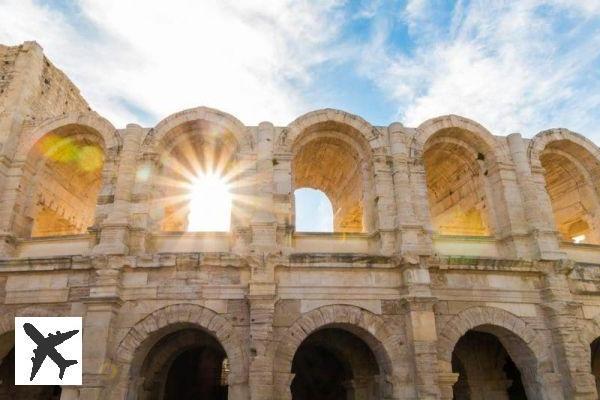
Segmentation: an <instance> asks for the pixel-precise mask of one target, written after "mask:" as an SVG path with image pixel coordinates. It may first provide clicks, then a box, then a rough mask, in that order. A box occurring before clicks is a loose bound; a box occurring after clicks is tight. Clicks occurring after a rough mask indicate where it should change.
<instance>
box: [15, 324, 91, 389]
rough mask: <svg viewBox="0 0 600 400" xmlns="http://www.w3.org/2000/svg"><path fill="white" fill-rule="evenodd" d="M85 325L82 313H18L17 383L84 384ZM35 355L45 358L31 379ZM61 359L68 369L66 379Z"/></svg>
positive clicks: (65, 371) (16, 344)
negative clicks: (29, 314)
mask: <svg viewBox="0 0 600 400" xmlns="http://www.w3.org/2000/svg"><path fill="white" fill-rule="evenodd" d="M82 325H83V324H82V318H81V317H16V318H15V385H69V386H76V385H81V379H82V371H83V368H82V348H83V345H82V337H83V334H82ZM73 331H77V332H76V333H74V332H73ZM28 333H29V335H28ZM30 335H31V336H33V337H34V338H35V339H36V341H37V342H38V343H36V341H34V340H33V339H32V338H31V337H30ZM61 341H62V343H59V344H56V343H58V342H61ZM40 344H41V345H40ZM54 350H55V351H54ZM44 356H45V357H44ZM32 358H37V360H36V361H37V362H36V364H39V360H40V359H42V358H43V362H42V363H41V365H40V366H39V370H38V371H37V373H36V375H35V377H34V378H33V380H30V378H31V374H32V368H33V366H34V363H33V361H32ZM57 363H58V364H60V365H62V367H63V368H62V369H63V370H64V372H63V377H62V379H61V378H60V377H59V375H60V373H61V368H60V367H59V365H57Z"/></svg>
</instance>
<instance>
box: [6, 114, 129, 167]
mask: <svg viewBox="0 0 600 400" xmlns="http://www.w3.org/2000/svg"><path fill="white" fill-rule="evenodd" d="M69 125H74V126H82V127H85V128H88V129H91V130H92V131H95V132H96V133H98V135H99V136H100V137H101V138H102V141H101V143H102V146H103V148H104V151H105V153H109V149H113V150H114V151H116V150H118V149H120V147H121V143H122V140H121V137H120V136H119V134H118V132H117V130H116V128H115V127H114V126H113V125H112V124H111V123H110V122H109V121H108V120H107V119H105V118H102V117H101V116H99V115H98V114H96V113H94V112H90V113H84V114H80V113H77V114H75V113H73V114H67V115H61V116H59V117H55V118H50V119H47V120H45V121H44V122H42V123H41V124H40V125H38V126H37V127H36V128H35V129H34V130H33V131H32V132H31V133H29V134H28V135H27V136H26V137H24V138H23V139H22V140H21V141H20V143H19V146H18V148H17V151H16V155H15V159H16V160H24V159H25V158H26V157H27V154H29V152H30V151H31V149H32V148H33V146H34V145H35V144H36V143H37V142H38V141H39V140H40V139H41V138H42V137H43V136H44V135H46V134H47V133H49V132H52V131H55V130H57V129H60V128H62V127H65V126H69Z"/></svg>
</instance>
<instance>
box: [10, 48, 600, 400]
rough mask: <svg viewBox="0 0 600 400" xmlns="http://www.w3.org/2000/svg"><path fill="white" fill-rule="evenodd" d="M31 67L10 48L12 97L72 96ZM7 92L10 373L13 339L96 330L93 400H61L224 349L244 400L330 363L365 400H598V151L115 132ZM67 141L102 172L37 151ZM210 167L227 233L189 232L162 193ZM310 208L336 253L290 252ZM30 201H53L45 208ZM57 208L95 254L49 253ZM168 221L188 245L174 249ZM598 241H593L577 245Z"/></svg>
mask: <svg viewBox="0 0 600 400" xmlns="http://www.w3.org/2000/svg"><path fill="white" fill-rule="evenodd" d="M27 49H29V50H27ZM36 49H37V47H36V46H35V45H31V44H25V45H23V46H22V47H18V48H1V49H0V51H2V53H0V56H1V57H5V58H8V59H10V60H16V61H11V62H12V64H10V65H11V66H9V64H5V65H6V67H3V66H2V67H3V68H5V70H6V72H5V70H3V71H2V73H3V74H4V73H6V74H7V75H10V76H17V75H18V76H20V77H25V76H27V77H30V78H31V79H34V81H35V82H38V83H39V82H44V80H43V79H49V81H50V85H51V86H52V85H53V83H54V82H57V83H58V82H62V81H63V80H62V79H63V78H62V75H61V74H60V73H59V72H57V71H56V70H54V71H50V70H48V71H46V72H44V73H41V74H40V75H37V72H35V71H33V72H32V69H35V68H38V67H39V71H44V58H43V56H40V55H36V57H35V59H36V60H38V61H40V62H39V63H37V64H36V63H29V64H27V66H24V65H21V64H19V62H18V58H19V57H21V56H22V54H25V55H27V54H30V53H29V52H34V53H35V52H37V51H38V50H36ZM36 54H37V53H36ZM40 54H41V52H40ZM48 68H50V67H48ZM50 69H51V68H50ZM44 74H46V75H44ZM42 76H46V78H40V77H42ZM39 79H42V80H41V81H40V80H39ZM1 82H3V83H1V84H2V85H5V86H2V88H5V87H6V88H8V87H10V89H9V90H8V93H9V94H8V95H5V96H4V97H1V96H0V99H2V101H3V102H4V103H3V104H12V106H11V107H12V108H10V110H9V111H10V112H9V114H6V113H5V114H2V116H1V117H0V126H2V127H3V130H1V131H0V132H1V135H0V137H1V138H2V141H1V142H0V144H2V146H3V147H2V148H3V149H4V150H6V149H8V148H10V149H11V151H10V152H6V153H5V158H4V159H3V160H4V161H3V165H4V167H3V168H4V170H3V171H4V173H5V175H4V178H3V180H2V181H1V182H0V192H1V193H2V197H1V206H0V224H1V226H0V230H1V233H2V237H1V242H0V243H1V246H0V335H5V336H2V337H3V338H4V339H5V340H3V341H2V340H0V351H1V355H5V354H8V352H9V351H10V347H11V344H10V338H11V336H10V335H11V332H13V331H14V319H13V318H14V316H15V315H39V316H47V315H58V316H60V315H79V316H83V317H84V380H83V382H84V384H83V386H81V387H64V388H62V393H61V398H62V399H86V400H87V399H90V400H91V399H134V398H155V397H152V396H154V392H153V391H154V390H162V389H160V388H164V387H165V385H166V383H165V382H166V379H167V376H166V373H167V371H168V370H169V365H171V363H173V360H174V359H175V358H176V357H178V355H179V354H181V352H183V351H184V350H186V349H190V348H194V346H196V347H197V346H208V345H210V346H212V347H211V349H212V351H213V355H214V357H217V356H219V357H220V355H222V353H220V352H221V351H222V352H224V353H225V354H226V358H227V365H228V368H229V370H228V373H227V374H226V375H225V376H226V378H225V379H226V380H227V386H228V388H227V391H228V396H229V398H230V399H252V400H255V399H264V400H267V399H277V400H280V399H291V398H292V396H295V397H296V398H302V396H306V393H310V392H306V391H304V392H302V391H300V390H298V388H297V382H298V381H296V386H294V382H295V381H294V377H295V375H294V374H295V373H298V370H297V368H301V367H302V366H303V365H305V366H306V365H310V361H311V360H319V359H322V357H328V356H327V354H333V355H334V357H337V359H339V360H341V361H340V363H339V366H340V373H339V374H337V375H335V379H337V380H338V381H339V384H340V386H339V387H338V388H337V389H339V390H341V391H343V393H344V394H345V396H346V397H347V398H353V399H448V400H449V399H452V398H453V396H457V397H456V398H464V396H465V393H469V396H471V397H470V398H499V399H500V398H502V399H505V398H515V397H510V396H515V394H514V393H522V392H518V388H515V386H514V384H515V382H517V381H518V380H520V382H521V384H522V391H524V392H525V393H526V396H527V397H528V398H529V399H544V400H545V399H596V398H597V396H598V395H597V391H596V378H598V375H597V371H598V366H597V363H598V361H597V360H596V358H597V357H598V355H597V354H596V353H594V354H593V352H592V350H593V349H592V347H590V346H591V344H592V342H593V341H594V340H595V339H597V338H598V337H600V296H599V295H598V293H599V288H600V246H599V245H598V243H597V236H594V235H595V232H598V227H599V226H600V222H599V218H598V217H599V214H598V211H597V210H598V209H599V208H598V204H599V202H598V198H600V186H599V184H598V182H600V180H599V179H597V177H598V176H600V175H599V172H600V150H599V149H598V147H597V146H596V145H594V144H593V143H591V142H590V141H589V140H587V139H585V138H583V137H582V136H580V135H578V134H575V133H573V132H570V131H568V130H565V129H556V130H551V131H546V132H542V133H540V134H539V135H537V136H535V137H534V138H533V139H523V138H522V137H521V136H520V135H519V134H512V135H509V136H508V137H501V136H494V135H493V134H492V133H490V132H489V131H487V130H486V129H485V128H484V127H482V126H481V125H479V124H477V123H476V122H474V121H471V120H468V119H466V118H462V117H458V116H444V117H439V118H435V119H432V120H430V121H426V122H424V123H423V124H421V125H420V126H419V127H416V128H411V127H404V126H402V125H401V124H400V123H393V124H391V125H390V126H389V127H374V126H371V125H370V124H369V123H368V122H367V121H365V120H364V119H362V118H360V117H357V116H354V115H351V114H348V113H345V112H342V111H338V110H331V109H326V110H318V111H314V112H311V113H308V114H306V115H303V116H301V117H299V118H298V119H296V120H295V121H293V122H292V123H290V124H289V125H288V126H286V127H275V126H273V124H271V123H268V122H263V123H261V124H259V126H257V127H247V126H244V125H243V124H242V123H241V122H240V121H238V120H237V119H236V118H234V117H233V116H231V115H229V114H226V113H223V112H221V111H218V110H213V109H209V108H205V107H199V108H195V109H190V110H185V111H182V112H179V113H176V114H173V115H171V116H169V117H167V118H165V119H164V120H163V121H161V122H160V123H159V124H157V125H156V126H155V127H152V128H143V127H140V126H137V125H135V124H130V125H128V126H127V127H126V128H124V129H118V130H117V129H115V127H113V126H112V125H111V124H110V123H109V122H108V121H106V120H104V119H102V118H101V117H99V116H98V115H96V114H94V113H91V112H88V111H87V110H86V109H85V108H86V107H87V106H86V105H85V103H84V102H82V100H81V101H79V100H77V99H79V97H78V95H77V94H76V93H77V92H76V91H75V90H71V87H70V86H69V85H64V86H61V85H58V87H55V88H54V89H50V90H49V91H48V92H46V94H44V95H43V96H42V95H41V92H36V93H38V94H40V95H39V96H38V95H35V96H33V95H32V94H31V93H32V92H29V91H28V90H29V89H28V88H30V85H29V84H25V83H24V82H28V81H21V83H20V85H21V86H19V87H20V88H21V89H18V88H17V86H14V87H13V86H12V85H13V84H14V82H17V81H16V80H15V79H14V78H11V79H10V83H7V84H5V83H4V82H5V81H4V80H2V81H1ZM36 84H37V83H36ZM44 84H45V83H44ZM59 88H62V89H59ZM0 90H1V89H0ZM5 93H6V92H5ZM30 95H31V96H33V97H31V96H30ZM23 96H24V97H23ZM45 96H47V97H45ZM50 99H52V100H51V102H52V104H62V106H60V107H63V106H64V107H67V108H68V107H73V108H72V109H69V110H68V111H69V113H67V114H66V115H64V116H61V115H59V114H62V113H63V112H64V111H67V108H60V107H59V108H56V109H52V108H51V107H47V106H44V104H46V105H48V104H50V103H48V102H49V101H50ZM63 100H64V101H63ZM70 111H78V112H79V113H77V114H74V113H72V112H70ZM33 117H35V120H34V119H33ZM14 121H20V122H19V123H18V124H16V125H15V124H14ZM24 121H27V122H26V123H25V122H24ZM6 127H10V129H9V130H6V129H5V128H6ZM48 137H58V138H62V139H64V138H70V140H73V141H72V142H69V143H75V144H77V146H75V148H77V149H79V148H82V147H85V146H93V147H94V148H95V149H97V151H99V152H100V153H101V154H102V157H101V161H102V163H101V165H97V166H96V168H95V169H94V171H93V173H91V175H90V171H83V172H82V171H81V170H80V169H78V168H75V166H76V163H75V164H74V163H73V162H74V161H73V160H80V161H81V162H82V163H81V164H78V165H80V166H81V165H84V166H85V165H90V164H92V160H96V161H97V160H98V159H97V158H95V157H92V156H91V155H90V154H94V152H91V153H89V154H87V153H86V152H82V153H80V152H75V153H74V154H77V155H78V156H77V157H75V158H68V160H69V162H58V165H56V164H57V160H59V161H60V160H63V161H64V160H65V158H64V157H66V155H67V154H71V153H69V152H68V151H67V152H66V153H65V150H64V149H63V150H62V151H61V152H59V153H58V154H62V155H61V156H59V157H58V158H57V159H52V160H50V159H49V158H51V157H50V155H51V154H54V155H56V154H57V153H53V152H51V153H48V152H44V151H41V152H40V151H38V150H39V147H40V143H43V142H44V141H45V140H47V138H48ZM211 143H212V144H213V145H211ZM316 143H320V144H323V146H322V147H319V146H316V145H315V146H313V144H316ZM59 147H60V146H59ZM207 147H208V148H210V149H212V150H210V152H216V153H220V154H222V155H224V156H223V159H225V160H227V162H225V163H224V167H223V170H224V171H227V172H228V173H231V177H232V178H231V179H232V182H231V183H232V190H233V192H234V198H236V199H237V200H234V204H233V216H232V224H231V229H230V231H229V232H220V233H212V232H185V231H182V229H184V228H185V218H182V217H181V216H179V217H178V219H173V215H176V214H173V212H177V209H176V207H181V208H183V209H185V207H186V204H185V201H182V202H179V203H172V202H171V199H170V198H169V197H170V196H172V195H173V194H177V193H174V192H173V191H169V190H168V189H166V188H165V185H164V181H165V179H169V180H171V181H173V180H174V181H175V183H177V180H182V179H183V180H184V179H185V177H182V174H178V173H174V171H173V170H172V168H173V165H177V164H178V163H180V164H181V163H183V164H185V163H187V164H186V165H185V169H188V170H192V171H193V169H194V168H193V165H192V164H193V163H192V164H190V159H189V156H190V155H192V156H193V157H200V158H201V157H202V154H204V153H205V152H206V148H207ZM60 148H62V147H60ZM36 149H38V150H36ZM95 151H96V150H95ZM436 151H437V152H438V153H437V154H436ZM82 154H83V155H82ZM86 154H87V155H86ZM186 160H187V161H186ZM453 160H456V161H453ZM463 161H464V162H463ZM446 166H452V167H455V169H454V170H453V171H454V173H444V171H446V172H447V171H448V168H446ZM169 168H171V170H170V172H169ZM175 168H178V167H175ZM167 172H168V173H167ZM575 172H576V175H573V174H575ZM53 174H54V175H53ZM52 176H54V178H52ZM573 176H576V177H577V178H576V179H572V177H573ZM57 177H60V179H58V178H57ZM49 182H50V183H51V182H54V183H52V184H49ZM182 182H183V181H182ZM179 183H181V182H179ZM94 184H97V188H95V189H94V190H96V192H94V190H90V191H89V193H86V195H85V196H83V195H82V193H79V192H81V191H84V189H82V188H83V187H85V188H86V189H90V188H93V185H94ZM170 184H173V182H171V183H170ZM85 185H88V186H85ZM175 186H177V185H175ZM302 186H309V187H314V188H317V189H320V190H323V191H324V192H325V193H327V194H328V195H329V196H330V198H331V200H332V203H334V205H335V204H337V206H336V209H339V210H344V211H343V212H342V213H341V214H340V215H344V217H343V218H342V217H340V218H339V219H338V220H337V221H336V224H335V226H336V230H337V231H336V232H333V233H319V234H317V233H297V232H295V231H294V204H293V191H294V189H296V188H298V187H302ZM29 193H42V194H43V193H48V194H47V195H44V196H43V197H44V199H46V200H42V201H41V203H39V202H37V200H35V201H34V202H33V203H31V204H29V203H27V201H31V198H30V197H31V196H29V197H28V194H29ZM82 196H83V197H86V198H87V199H89V198H94V199H95V200H94V201H91V202H90V201H88V200H85V201H83V200H82ZM48 199H49V200H48ZM77 199H79V200H77ZM46 203H54V206H55V208H54V209H55V210H72V211H69V212H66V211H61V212H60V213H61V215H65V216H69V215H73V217H75V218H77V217H79V220H80V222H77V223H75V224H73V225H74V226H77V227H78V230H77V231H69V230H63V229H62V228H61V227H60V226H58V227H57V228H56V229H53V225H52V224H50V223H48V224H47V225H46V227H47V229H46V230H45V232H44V236H42V237H32V236H36V235H35V234H33V235H32V226H33V225H32V224H33V222H34V221H35V220H36V218H38V217H39V212H38V211H39V209H42V210H43V209H44V204H46ZM84 203H85V207H84V206H82V204H84ZM177 204H179V205H177ZM36 205H37V208H36V207H35V206H36ZM168 207H171V209H169V208H168ZM169 210H172V211H169ZM346 210H348V211H346ZM448 210H451V211H448ZM473 210H477V213H479V214H478V215H479V217H478V218H479V219H477V218H474V217H472V216H473V215H474V214H473V212H474V211H473ZM584 211H585V212H584ZM184 215H185V214H184ZM452 215H454V216H458V217H457V218H451V216H452ZM440 216H443V221H444V222H443V223H442V224H440V223H438V222H437V221H438V220H437V218H439V217H440ZM169 218H171V219H172V220H175V221H176V222H177V224H178V225H177V224H176V225H177V229H164V228H165V225H168V224H165V221H168V220H169ZM66 220H70V217H68V218H66ZM579 220H585V222H586V224H587V228H585V229H583V230H579V231H577V230H576V229H575V228H577V226H582V225H577V226H575V228H573V229H575V230H570V231H568V232H567V229H566V228H565V226H567V225H568V226H569V229H570V227H571V225H573V223H575V222H577V221H579ZM359 222H360V224H359ZM565 224H566V225H565ZM444 226H446V227H451V229H450V230H448V231H445V230H444V229H443V227H444ZM483 228H485V229H483ZM582 232H584V233H583V234H585V235H586V238H585V239H584V240H583V241H582V242H581V243H573V242H572V240H571V239H572V236H571V235H573V234H577V235H580V234H582ZM65 233H69V235H64V234H65ZM73 233H75V234H73ZM336 335H337V336H336ZM7 338H8V339H7ZM332 338H334V339H332ZM215 343H217V344H218V345H217V344H215ZM357 343H361V344H360V345H358V344H357ZM303 344H304V345H303ZM350 347H358V348H359V349H360V351H358V352H354V353H353V352H352V351H351V350H350V349H349V348H350ZM299 349H300V352H298V350H299ZM318 349H321V350H318ZM320 351H322V353H318V352H320ZM595 351H597V349H596V350H595ZM298 354H300V356H298V357H296V356H297V355H298ZM592 356H593V358H594V359H595V360H596V361H595V363H592ZM319 357H321V358H319ZM217 358H218V357H217ZM478 363H479V364H478ZM7 365H8V364H7ZM327 365H338V364H335V363H332V364H327ZM306 368H307V369H308V370H307V371H302V372H303V374H302V377H301V380H299V381H301V382H308V383H307V385H312V386H311V387H313V388H314V387H317V386H315V385H316V383H315V381H314V379H315V375H319V371H318V370H312V369H311V368H312V367H310V366H309V367H306ZM213 369H214V368H213ZM2 371H4V370H2ZM2 371H0V373H2V374H4V373H5V372H6V371H4V372H2ZM213 372H214V371H213ZM304 372H306V373H304ZM517 373H518V374H517ZM595 374H596V375H595ZM517 377H518V379H517ZM302 379H303V380H302ZM311 379H312V381H311ZM332 379H333V378H332ZM336 382H337V381H336ZM317 383H318V382H317ZM3 384H4V383H3ZM6 387H7V388H8V389H6V390H7V391H2V390H0V396H1V395H2V394H3V393H12V392H11V391H10V390H13V389H11V388H10V387H8V386H6ZM170 387H171V386H170ZM156 388H159V389H156ZM303 393H304V394H303ZM340 393H341V392H340ZM511 393H512V394H511ZM461 396H462V397H461Z"/></svg>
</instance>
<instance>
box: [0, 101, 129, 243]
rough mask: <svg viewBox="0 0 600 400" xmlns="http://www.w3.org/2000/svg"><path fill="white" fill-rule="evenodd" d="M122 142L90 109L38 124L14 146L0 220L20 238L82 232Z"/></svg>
mask: <svg viewBox="0 0 600 400" xmlns="http://www.w3.org/2000/svg"><path fill="white" fill-rule="evenodd" d="M120 146H121V138H120V136H119V134H118V132H117V130H116V129H115V127H114V126H113V125H112V124H111V123H110V122H108V121H107V120H106V119H104V118H102V117H100V116H99V115H98V114H96V113H94V112H89V113H71V114H66V115H62V116H59V117H55V118H50V119H47V120H45V121H43V122H41V123H40V124H39V125H38V126H37V127H35V128H34V129H33V130H32V131H30V132H29V133H27V134H23V135H22V137H21V139H20V142H19V143H18V145H17V149H16V152H15V156H14V160H13V161H14V162H13V165H12V167H13V168H14V171H15V174H14V176H13V177H11V179H10V180H9V181H7V183H6V187H5V191H4V193H3V199H2V201H3V202H6V203H7V204H9V206H8V207H6V208H5V211H4V212H5V215H3V216H2V218H1V219H2V223H0V224H4V229H6V230H11V231H13V232H14V234H15V235H16V236H19V237H29V236H54V235H69V234H83V233H86V231H87V228H88V227H89V226H91V225H93V223H94V221H95V218H96V206H97V196H98V194H99V193H100V192H101V191H102V186H103V185H111V179H110V176H109V175H110V174H112V171H113V168H112V165H114V162H115V161H116V155H117V153H118V151H119V150H120ZM51 154H54V155H52V156H51ZM80 157H81V158H80ZM67 183H68V184H67ZM84 188H85V189H84ZM17 204H19V205H20V207H15V206H16V205H17Z"/></svg>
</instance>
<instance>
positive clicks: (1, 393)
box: [0, 331, 61, 400]
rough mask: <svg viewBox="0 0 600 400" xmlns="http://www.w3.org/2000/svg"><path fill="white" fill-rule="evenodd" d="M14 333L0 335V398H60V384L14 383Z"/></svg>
mask: <svg viewBox="0 0 600 400" xmlns="http://www.w3.org/2000/svg"><path fill="white" fill-rule="evenodd" d="M14 346H15V333H14V331H11V332H8V333H5V334H4V335H2V336H0V399H7V400H9V399H10V400H13V399H15V400H17V399H32V400H60V395H61V387H60V386H33V385H32V386H29V385H27V386H22V385H19V386H17V385H15V347H14Z"/></svg>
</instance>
